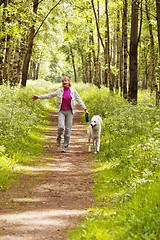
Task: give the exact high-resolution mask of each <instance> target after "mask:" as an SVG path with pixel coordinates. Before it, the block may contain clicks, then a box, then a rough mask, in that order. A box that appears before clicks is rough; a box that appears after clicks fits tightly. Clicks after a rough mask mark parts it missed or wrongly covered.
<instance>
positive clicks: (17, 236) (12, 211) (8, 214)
mask: <svg viewBox="0 0 160 240" xmlns="http://www.w3.org/2000/svg"><path fill="white" fill-rule="evenodd" d="M81 115H82V111H80V110H79V109H77V113H76V114H75V116H74V121H73V128H72V135H71V142H70V146H69V149H68V150H67V152H66V153H61V147H59V148H58V147H56V144H55V143H56V133H57V113H55V112H53V113H52V114H51V116H50V119H51V126H50V127H49V128H48V131H47V132H46V136H47V141H46V144H45V147H44V154H43V156H42V157H39V158H38V159H36V160H34V161H35V163H34V164H33V165H31V166H30V169H29V171H28V172H27V173H25V174H23V175H22V177H21V179H20V181H19V183H17V184H15V186H12V187H11V188H10V189H9V190H7V191H6V192H4V193H0V239H1V240H30V239H34V240H41V239H48V240H49V239H52V240H59V239H62V240H65V239H67V236H66V233H67V231H68V230H69V229H71V228H74V227H75V226H76V225H77V224H79V222H80V221H81V220H82V219H83V217H84V216H85V215H86V210H87V209H88V208H89V207H91V206H92V205H93V203H94V200H93V196H92V193H91V185H92V177H91V175H92V169H93V166H92V162H91V158H89V155H88V153H87V137H86V126H85V125H83V123H82V122H81Z"/></svg>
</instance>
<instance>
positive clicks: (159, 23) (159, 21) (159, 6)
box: [156, 0, 160, 55]
mask: <svg viewBox="0 0 160 240" xmlns="http://www.w3.org/2000/svg"><path fill="white" fill-rule="evenodd" d="M156 8H157V26H158V42H159V55H160V0H156Z"/></svg>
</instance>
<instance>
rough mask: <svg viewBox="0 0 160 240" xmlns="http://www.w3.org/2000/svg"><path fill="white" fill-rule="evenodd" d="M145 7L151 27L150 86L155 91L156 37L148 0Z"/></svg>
mask: <svg viewBox="0 0 160 240" xmlns="http://www.w3.org/2000/svg"><path fill="white" fill-rule="evenodd" d="M145 7H146V15H147V19H148V27H149V34H150V88H151V92H153V91H154V90H155V85H156V79H155V78H156V76H155V50H154V37H153V31H152V24H151V22H150V15H149V9H148V2H147V0H146V4H145Z"/></svg>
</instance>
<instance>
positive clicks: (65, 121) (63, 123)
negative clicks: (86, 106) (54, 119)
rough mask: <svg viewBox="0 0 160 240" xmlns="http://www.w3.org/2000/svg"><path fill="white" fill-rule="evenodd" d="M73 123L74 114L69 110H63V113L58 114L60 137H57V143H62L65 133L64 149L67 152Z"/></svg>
mask: <svg viewBox="0 0 160 240" xmlns="http://www.w3.org/2000/svg"><path fill="white" fill-rule="evenodd" d="M72 121H73V114H72V111H71V110H68V111H64V110H61V111H59V112H58V137H57V142H59V143H60V141H61V135H62V134H63V132H64V143H63V147H62V148H63V149H65V150H66V149H67V148H68V145H69V141H70V136H71V129H72ZM64 130H65V131H64Z"/></svg>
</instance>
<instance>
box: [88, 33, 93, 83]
mask: <svg viewBox="0 0 160 240" xmlns="http://www.w3.org/2000/svg"><path fill="white" fill-rule="evenodd" d="M91 52H92V31H90V34H89V52H88V82H89V83H92V60H91Z"/></svg>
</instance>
